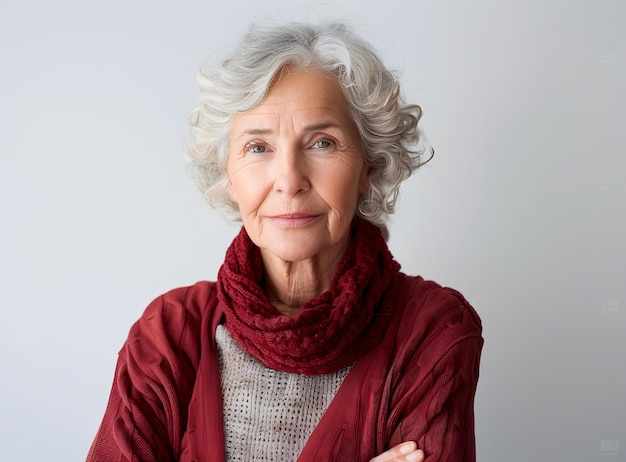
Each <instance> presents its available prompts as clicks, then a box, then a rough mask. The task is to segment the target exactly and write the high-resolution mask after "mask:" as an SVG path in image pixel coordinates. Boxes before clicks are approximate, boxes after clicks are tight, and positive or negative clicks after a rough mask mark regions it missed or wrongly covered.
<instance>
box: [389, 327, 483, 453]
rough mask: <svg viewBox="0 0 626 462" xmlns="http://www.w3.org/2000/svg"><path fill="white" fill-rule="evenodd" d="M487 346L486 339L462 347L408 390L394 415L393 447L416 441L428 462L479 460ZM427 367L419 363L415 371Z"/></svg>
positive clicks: (454, 348)
mask: <svg viewBox="0 0 626 462" xmlns="http://www.w3.org/2000/svg"><path fill="white" fill-rule="evenodd" d="M482 343H483V341H482V337H470V338H466V339H464V340H462V341H459V342H458V343H456V344H454V345H453V346H452V347H450V348H449V350H448V351H446V352H445V354H444V355H443V356H442V357H441V359H439V360H438V361H437V362H436V363H435V364H434V366H433V367H432V369H431V370H430V372H429V373H428V374H427V375H426V377H425V378H424V379H423V380H422V381H420V382H418V383H414V384H410V385H409V386H408V387H406V388H405V390H403V393H402V394H401V395H400V397H399V399H398V401H397V402H396V405H395V406H394V408H393V410H392V413H391V421H392V423H393V428H392V430H391V438H390V439H391V444H393V445H396V444H398V443H400V442H404V441H416V442H417V447H418V448H420V449H422V450H423V451H424V454H425V461H426V462H444V461H445V462H474V461H475V460H476V448H475V441H474V395H475V392H476V385H477V382H478V366H479V361H480V353H481V348H482ZM426 363H427V361H426V359H425V358H420V357H418V358H414V367H415V368H420V367H424V366H426ZM408 375H410V374H408ZM407 380H410V379H407Z"/></svg>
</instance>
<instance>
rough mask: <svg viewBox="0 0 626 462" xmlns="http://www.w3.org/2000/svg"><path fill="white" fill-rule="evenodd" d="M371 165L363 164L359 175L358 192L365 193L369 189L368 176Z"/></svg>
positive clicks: (370, 173)
mask: <svg viewBox="0 0 626 462" xmlns="http://www.w3.org/2000/svg"><path fill="white" fill-rule="evenodd" d="M372 170H373V169H372V167H371V166H370V165H363V168H362V169H361V175H360V176H359V194H365V193H366V192H368V191H369V190H370V176H371V175H372Z"/></svg>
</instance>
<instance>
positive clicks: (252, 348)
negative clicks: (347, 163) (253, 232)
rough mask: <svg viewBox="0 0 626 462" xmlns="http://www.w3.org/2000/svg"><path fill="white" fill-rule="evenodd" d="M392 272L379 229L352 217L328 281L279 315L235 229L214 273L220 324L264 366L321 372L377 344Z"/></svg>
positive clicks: (249, 246)
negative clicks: (326, 285) (319, 290)
mask: <svg viewBox="0 0 626 462" xmlns="http://www.w3.org/2000/svg"><path fill="white" fill-rule="evenodd" d="M399 271H400V265H399V264H398V263H397V262H396V261H395V260H394V259H393V257H392V255H391V253H390V252H389V249H388V248H387V245H386V243H385V240H384V238H383V236H382V233H381V231H380V229H379V228H378V227H377V226H375V225H373V224H371V223H369V222H367V221H365V220H361V219H359V218H355V220H354V222H353V227H352V237H351V240H350V244H349V245H348V248H347V250H346V253H345V255H344V256H343V258H342V260H341V262H340V263H339V266H338V268H337V272H336V274H335V276H334V278H333V281H332V283H331V286H330V288H329V289H328V290H327V291H326V292H324V293H322V294H321V295H320V296H319V297H316V298H314V299H312V300H309V301H308V302H306V303H305V304H304V305H303V306H302V307H301V310H300V313H299V314H298V315H297V316H293V317H290V316H285V315H283V314H281V313H280V312H279V311H278V310H277V309H276V308H275V307H274V306H273V305H272V304H271V302H270V301H269V299H268V298H267V296H266V295H265V293H264V291H263V289H262V287H261V280H262V278H263V263H262V260H261V252H260V250H259V248H258V247H256V246H255V245H254V244H253V243H252V241H251V240H250V238H249V237H248V235H247V233H246V231H245V228H242V229H241V232H240V233H239V235H238V236H237V237H236V238H235V240H234V241H233V243H232V244H231V246H230V247H229V248H228V250H227V252H226V258H225V261H224V264H223V265H222V267H221V268H220V271H219V273H218V280H217V285H218V297H219V299H220V301H221V302H222V303H223V305H224V312H225V317H226V323H225V326H226V328H227V329H228V330H229V331H230V333H231V335H232V336H233V337H234V338H235V339H236V340H237V341H238V342H239V344H240V345H241V346H242V347H243V348H244V349H245V350H246V351H247V352H248V353H250V354H252V355H253V356H254V357H256V358H257V359H259V360H260V361H261V362H262V363H263V364H265V365H266V366H267V367H270V368H272V369H276V370H280V371H284V372H291V373H299V374H304V375H315V374H328V373H332V372H336V371H338V370H340V369H342V368H343V367H345V366H347V365H348V364H351V363H353V362H355V361H356V360H357V359H359V358H360V357H361V356H363V355H364V354H365V353H366V352H367V351H368V350H370V349H371V348H372V347H374V346H376V345H378V343H379V342H380V340H381V338H382V335H383V333H384V330H385V327H386V326H387V323H388V321H389V319H390V317H391V303H390V301H388V300H387V301H385V300H383V296H384V294H385V292H386V290H387V289H388V288H389V286H390V285H391V283H392V281H393V280H394V278H395V277H396V275H397V274H398V272H399Z"/></svg>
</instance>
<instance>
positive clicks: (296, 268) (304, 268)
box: [261, 249, 345, 316]
mask: <svg viewBox="0 0 626 462" xmlns="http://www.w3.org/2000/svg"><path fill="white" fill-rule="evenodd" d="M344 250H345V249H344ZM261 256H262V258H263V266H264V270H265V279H264V287H263V288H264V290H265V293H266V295H267V297H268V298H269V300H270V302H271V303H272V304H273V305H274V306H275V307H276V309H277V310H278V311H280V312H281V313H283V314H284V315H287V316H296V315H297V314H298V313H299V312H300V308H301V307H302V305H304V303H306V302H307V301H309V300H311V299H312V298H315V297H317V296H319V295H320V294H321V293H322V292H325V291H326V290H328V288H329V287H330V284H331V283H332V281H333V278H334V276H335V271H336V270H337V266H338V265H339V262H340V261H341V258H342V257H343V252H340V253H338V254H336V255H334V256H333V258H331V259H327V260H323V259H319V258H310V259H307V260H302V261H296V262H293V261H284V260H281V259H279V258H277V257H276V256H274V255H272V254H270V253H269V252H264V251H263V250H261Z"/></svg>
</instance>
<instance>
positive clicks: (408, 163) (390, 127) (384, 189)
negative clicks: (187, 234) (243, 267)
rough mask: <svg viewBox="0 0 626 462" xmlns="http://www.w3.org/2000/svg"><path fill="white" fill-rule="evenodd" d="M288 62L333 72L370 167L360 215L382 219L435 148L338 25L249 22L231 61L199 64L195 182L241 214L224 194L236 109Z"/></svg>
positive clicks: (358, 42)
mask: <svg viewBox="0 0 626 462" xmlns="http://www.w3.org/2000/svg"><path fill="white" fill-rule="evenodd" d="M286 65H295V66H298V67H308V66H316V67H318V68H321V69H323V70H326V71H328V72H331V73H333V74H334V75H335V76H336V77H337V80H338V81H339V83H340V85H341V87H342V88H343V92H344V95H345V97H346V100H347V102H348V105H349V107H350V109H351V114H352V117H353V118H354V121H355V123H356V125H357V127H358V130H359V134H360V136H361V139H362V145H363V150H364V153H365V158H366V162H367V164H368V166H369V167H370V169H371V174H370V188H369V191H368V192H367V193H365V194H363V195H362V196H361V197H360V199H359V204H358V209H357V214H358V215H359V216H361V217H363V218H365V219H367V220H370V221H372V222H374V223H379V224H382V222H383V221H384V219H385V218H386V216H387V215H389V214H392V213H394V211H395V205H396V201H397V198H398V192H399V188H400V184H401V183H402V182H403V181H404V180H406V179H407V178H408V177H409V176H411V174H412V173H413V172H414V171H415V170H416V169H417V168H418V167H420V166H421V165H423V164H425V163H426V162H428V160H430V158H432V154H433V150H432V149H431V148H430V147H425V146H424V144H423V143H422V140H421V135H420V132H419V130H418V128H417V124H418V122H419V120H420V117H421V115H422V110H421V108H420V107H419V106H418V105H415V104H405V103H404V101H403V99H402V97H401V95H400V85H399V83H398V81H397V79H396V78H395V76H394V75H393V74H392V73H391V72H390V71H389V70H388V69H387V68H386V67H385V66H384V64H383V63H382V61H381V60H380V58H379V57H378V56H377V55H376V54H375V53H374V51H373V50H372V47H371V46H370V45H369V44H368V43H366V42H365V41H364V40H362V39H361V38H359V37H357V36H356V35H355V34H354V33H353V32H351V31H350V30H349V29H348V28H347V27H346V26H345V25H343V24H340V23H336V22H332V23H326V24H323V25H321V26H319V27H317V28H315V27H313V26H310V25H307V24H301V23H290V24H287V25H281V26H269V27H264V26H260V25H253V26H251V27H250V29H249V30H248V32H247V33H246V34H245V36H244V38H243V40H242V41H241V43H240V45H239V47H238V48H237V49H236V50H235V52H234V53H233V54H232V56H231V57H230V58H229V59H226V60H225V61H223V62H222V63H221V65H219V66H216V67H213V66H210V65H209V64H207V63H205V64H204V65H203V66H202V67H201V68H200V70H199V72H198V82H199V85H200V90H199V105H198V107H197V108H196V109H195V110H194V111H193V112H192V114H191V116H190V121H189V123H190V126H191V139H190V142H189V143H187V145H186V149H185V151H186V156H187V158H188V160H189V162H190V168H191V175H192V177H193V178H194V180H195V181H196V183H197V185H198V187H199V188H200V190H201V191H202V192H203V193H204V196H205V197H206V199H207V200H208V202H209V203H210V204H211V205H212V206H214V207H215V208H216V209H217V210H219V211H220V212H221V213H222V214H224V216H225V217H227V218H229V219H232V220H240V219H241V216H240V214H239V210H238V207H237V204H235V203H233V202H232V201H231V200H230V198H229V197H228V192H227V184H228V179H227V172H226V165H227V159H228V135H229V131H230V128H231V123H232V120H233V117H234V116H235V115H236V114H238V113H241V112H246V111H249V110H251V109H253V108H255V107H256V106H257V105H258V104H260V103H261V102H262V100H263V99H264V97H265V95H266V94H267V91H268V89H269V87H270V85H271V83H272V82H273V80H274V78H275V76H276V74H277V73H278V72H279V71H280V70H281V69H282V68H284V67H285V66H286ZM425 153H428V158H427V159H426V160H424V154H425Z"/></svg>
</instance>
